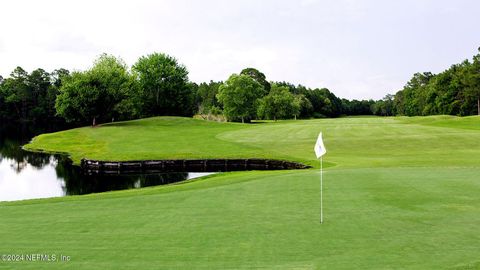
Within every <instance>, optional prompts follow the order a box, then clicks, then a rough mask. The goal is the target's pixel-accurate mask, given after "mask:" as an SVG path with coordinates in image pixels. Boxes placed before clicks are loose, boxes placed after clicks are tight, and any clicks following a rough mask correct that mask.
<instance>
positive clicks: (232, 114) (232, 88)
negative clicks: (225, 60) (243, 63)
mask: <svg viewBox="0 0 480 270" xmlns="http://www.w3.org/2000/svg"><path fill="white" fill-rule="evenodd" d="M262 93H263V86H262V85H261V84H260V83H258V82H257V81H255V80H254V79H253V78H252V77H250V76H247V75H237V74H232V75H231V76H230V78H228V80H227V81H226V82H225V83H224V84H222V85H220V87H219V91H218V94H217V98H218V100H219V101H220V103H221V104H223V112H224V115H225V116H226V117H227V119H229V120H236V119H241V120H242V123H243V122H245V121H250V120H252V119H254V118H255V116H256V114H257V105H258V102H257V100H258V98H260V97H262Z"/></svg>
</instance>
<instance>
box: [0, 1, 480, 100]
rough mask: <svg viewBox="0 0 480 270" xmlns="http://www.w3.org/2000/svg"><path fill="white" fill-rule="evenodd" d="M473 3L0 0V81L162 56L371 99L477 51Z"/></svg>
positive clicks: (195, 71) (210, 74)
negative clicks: (20, 71) (109, 60)
mask: <svg viewBox="0 0 480 270" xmlns="http://www.w3.org/2000/svg"><path fill="white" fill-rule="evenodd" d="M479 10H480V1H477V0H470V1H466V0H455V1H452V0H441V1H440V0H436V1H434V0H398V1H394V0H390V1H388V0H357V1H354V0H318V1H316V0H298V1H294V0H288V1H287V0H282V1H280V0H264V1H263V0H252V1H241V0H237V1H228V0H224V1H214V0H202V1H194V0H189V1H187V0H171V1H170V0H168V1H167V0H165V1H139V0H131V1H119V0H116V1H100V0H95V1H86V0H82V1H77V0H72V1H66V0H63V1H52V0H42V1H22V0H14V1H13V0H12V1H10V0H7V1H1V2H0V74H1V75H3V76H4V77H5V76H7V75H9V74H10V72H11V71H12V70H13V69H14V68H15V67H16V66H21V67H23V68H24V69H26V70H27V71H31V70H33V69H34V68H39V67H40V68H43V69H45V70H47V71H51V70H53V69H56V68H60V67H64V68H67V69H70V70H74V69H75V70H83V69H86V68H89V67H90V66H91V64H92V61H93V60H94V59H95V58H96V57H97V56H98V55H99V54H101V53H102V52H106V53H110V54H113V55H115V56H120V57H121V58H123V59H124V60H125V62H126V63H127V64H128V65H132V64H134V63H135V61H136V60H137V59H138V57H140V56H142V55H146V54H149V53H152V52H165V53H167V54H170V55H172V56H174V57H176V58H177V59H178V60H179V61H180V62H181V63H183V64H184V65H186V66H187V68H188V70H189V71H190V74H189V77H190V79H191V80H192V81H195V82H203V81H209V80H225V79H227V78H228V76H229V75H230V74H232V73H238V72H240V71H241V70H242V69H243V68H245V67H255V68H257V69H259V70H260V71H262V72H263V73H265V75H266V76H267V79H268V80H272V81H278V80H281V81H289V82H292V83H295V84H303V85H306V86H308V87H311V88H315V87H327V88H329V89H330V90H331V91H333V92H334V93H335V94H336V95H338V96H340V97H345V98H350V99H351V98H357V99H365V98H374V99H378V98H381V97H383V96H384V95H385V94H387V93H394V92H396V91H397V90H399V89H400V88H401V87H402V86H403V85H404V84H405V82H406V81H408V80H409V79H410V77H411V76H412V74H413V73H415V72H419V71H432V72H435V73H436V72H440V71H442V70H444V69H446V68H448V67H449V66H450V65H451V64H453V63H458V62H460V61H462V60H464V59H466V58H471V56H473V55H474V54H476V53H477V48H478V47H480V32H479V30H478V29H479V28H478V27H479V26H480V16H478V11H479Z"/></svg>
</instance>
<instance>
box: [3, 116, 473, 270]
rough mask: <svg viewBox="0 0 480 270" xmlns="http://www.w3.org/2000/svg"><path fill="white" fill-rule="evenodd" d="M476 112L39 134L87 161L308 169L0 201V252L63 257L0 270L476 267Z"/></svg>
mask: <svg viewBox="0 0 480 270" xmlns="http://www.w3.org/2000/svg"><path fill="white" fill-rule="evenodd" d="M479 126H480V118H479V117H468V118H457V117H446V116H438V117H425V118H422V117H418V118H371V117H369V118H340V119H322V120H304V121H280V122H277V123H262V124H252V125H242V124H232V123H213V122H204V121H200V120H193V119H186V118H171V117H167V118H150V119H144V120H139V121H131V122H125V123H118V124H109V125H105V126H103V127H99V128H81V129H74V130H70V131H64V132H60V133H54V134H45V135H42V136H39V137H37V138H36V139H35V140H34V141H33V142H32V144H30V145H28V146H27V148H29V149H37V150H38V149H45V150H48V151H61V152H69V153H70V154H71V155H72V157H73V159H74V160H75V161H76V162H78V161H79V159H80V158H81V157H89V158H98V159H116V160H126V159H133V158H134V159H143V158H149V159H150V158H155V159H161V158H214V157H266V158H278V159H288V160H294V161H300V162H304V163H307V164H310V165H314V166H317V167H318V162H317V160H315V158H314V154H313V145H314V142H315V139H316V136H317V134H318V132H319V131H320V130H322V131H323V132H324V139H325V145H326V147H327V150H328V153H327V155H326V156H325V161H326V162H327V163H328V164H329V165H330V166H331V167H329V168H327V170H326V172H325V178H324V179H325V193H324V195H325V197H324V199H325V223H324V224H322V225H320V224H319V174H318V170H317V169H312V170H299V171H272V172H265V171H263V172H256V171H254V172H235V173H225V174H219V175H215V176H210V177H207V178H204V179H199V180H196V181H191V182H187V183H184V184H179V185H170V186H164V187H153V188H144V189H140V190H128V191H119V192H110V193H105V194H94V195H86V196H72V197H64V198H54V199H43V200H30V201H22V202H12V203H0V217H1V222H0V239H1V241H0V254H11V253H55V254H65V255H68V256H71V260H70V261H69V262H68V263H66V262H65V263H45V262H23V263H8V262H0V269H3V268H5V269H10V268H11V269H17V268H25V269H60V268H64V267H65V266H67V267H69V268H73V269H131V268H138V269H172V268H174V269H175V268H177V269H251V268H255V269H257V268H260V269H319V268H320V269H390V268H404V269H478V268H479V267H480V257H479V254H480V251H478V243H480V235H479V234H478V224H480V199H479V196H478V194H480V181H479V177H478V176H479V175H480V164H479V160H480V130H479V128H478V127H479Z"/></svg>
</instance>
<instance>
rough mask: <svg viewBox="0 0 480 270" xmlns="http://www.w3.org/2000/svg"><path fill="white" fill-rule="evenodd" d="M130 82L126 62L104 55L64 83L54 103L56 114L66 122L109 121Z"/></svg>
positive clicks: (73, 74) (93, 123) (93, 122)
mask: <svg viewBox="0 0 480 270" xmlns="http://www.w3.org/2000/svg"><path fill="white" fill-rule="evenodd" d="M130 83H131V79H130V74H129V72H128V70H127V67H126V65H125V63H124V62H123V61H122V60H121V59H117V58H115V57H114V56H111V55H107V54H103V55H101V56H100V57H99V58H98V59H97V60H96V61H95V63H94V65H93V67H92V68H91V69H89V70H87V71H84V72H73V73H72V75H71V76H69V77H67V78H66V79H65V80H64V82H63V85H62V87H60V91H59V94H58V96H57V100H56V104H55V107H56V109H57V113H58V115H60V116H62V117H64V118H65V119H66V120H67V121H69V122H79V123H87V122H88V121H92V125H95V124H96V123H97V121H109V120H110V119H111V118H112V117H113V115H114V109H115V107H116V106H117V105H118V104H119V103H120V102H121V101H122V100H123V99H124V97H125V96H126V93H127V89H128V88H129V86H130V85H129V84H130Z"/></svg>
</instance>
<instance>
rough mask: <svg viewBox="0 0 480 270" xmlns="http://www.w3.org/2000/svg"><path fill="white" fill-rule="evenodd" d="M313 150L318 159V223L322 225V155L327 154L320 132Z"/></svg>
mask: <svg viewBox="0 0 480 270" xmlns="http://www.w3.org/2000/svg"><path fill="white" fill-rule="evenodd" d="M313 150H314V151H315V155H316V156H317V158H320V223H323V155H325V154H326V153H327V149H325V145H323V138H322V132H320V134H318V138H317V142H316V143H315V147H313Z"/></svg>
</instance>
